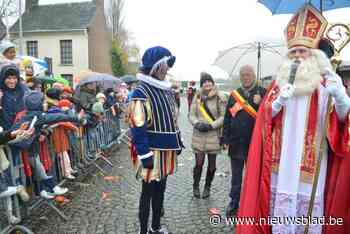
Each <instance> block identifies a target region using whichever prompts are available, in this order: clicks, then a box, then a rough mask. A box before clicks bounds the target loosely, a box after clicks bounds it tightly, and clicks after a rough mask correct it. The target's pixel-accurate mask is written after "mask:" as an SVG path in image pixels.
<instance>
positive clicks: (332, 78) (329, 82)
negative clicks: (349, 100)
mask: <svg viewBox="0 0 350 234" xmlns="http://www.w3.org/2000/svg"><path fill="white" fill-rule="evenodd" d="M324 77H325V79H326V91H327V93H328V94H329V95H331V96H332V97H334V99H336V101H337V99H341V97H342V96H344V95H346V91H345V87H344V86H343V83H342V79H341V77H340V76H339V75H338V74H337V73H335V72H334V71H333V70H331V69H330V68H327V69H326V71H325V73H324Z"/></svg>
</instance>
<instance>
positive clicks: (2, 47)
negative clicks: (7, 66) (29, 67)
mask: <svg viewBox="0 0 350 234" xmlns="http://www.w3.org/2000/svg"><path fill="white" fill-rule="evenodd" d="M15 47H16V46H15V44H13V43H12V42H10V41H2V42H1V44H0V53H1V54H5V52H6V51H7V50H8V49H10V48H15Z"/></svg>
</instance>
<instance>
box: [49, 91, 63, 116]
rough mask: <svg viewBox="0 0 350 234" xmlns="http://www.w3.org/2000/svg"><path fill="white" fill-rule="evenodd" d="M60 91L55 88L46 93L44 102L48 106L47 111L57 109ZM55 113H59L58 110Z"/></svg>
mask: <svg viewBox="0 0 350 234" xmlns="http://www.w3.org/2000/svg"><path fill="white" fill-rule="evenodd" d="M61 94H62V91H61V90H60V89H57V88H50V89H48V90H47V91H46V99H45V100H46V102H47V105H48V110H50V111H51V112H53V109H59V108H58V107H57V105H58V102H59V101H60V98H61ZM57 112H60V110H57Z"/></svg>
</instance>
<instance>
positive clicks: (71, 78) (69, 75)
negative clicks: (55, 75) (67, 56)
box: [61, 74, 73, 87]
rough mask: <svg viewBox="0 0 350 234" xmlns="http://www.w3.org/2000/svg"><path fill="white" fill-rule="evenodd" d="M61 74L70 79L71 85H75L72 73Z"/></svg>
mask: <svg viewBox="0 0 350 234" xmlns="http://www.w3.org/2000/svg"><path fill="white" fill-rule="evenodd" d="M61 76H62V77H63V78H64V79H66V80H68V81H69V86H71V87H73V75H72V74H61Z"/></svg>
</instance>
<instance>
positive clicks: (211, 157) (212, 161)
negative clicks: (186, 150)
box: [195, 153, 216, 171]
mask: <svg viewBox="0 0 350 234" xmlns="http://www.w3.org/2000/svg"><path fill="white" fill-rule="evenodd" d="M195 156H196V166H195V167H196V168H203V165H204V160H205V153H196V154H195ZM215 169H216V154H208V171H215Z"/></svg>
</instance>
